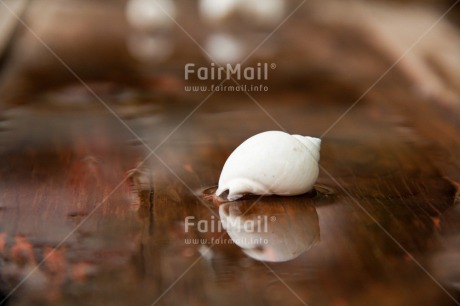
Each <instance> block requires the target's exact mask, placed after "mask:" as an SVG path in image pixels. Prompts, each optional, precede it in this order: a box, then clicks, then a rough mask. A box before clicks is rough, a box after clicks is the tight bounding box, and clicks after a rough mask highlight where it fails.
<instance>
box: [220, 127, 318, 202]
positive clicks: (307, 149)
mask: <svg viewBox="0 0 460 306" xmlns="http://www.w3.org/2000/svg"><path fill="white" fill-rule="evenodd" d="M320 145H321V139H319V138H314V137H307V136H300V135H289V134H287V133H284V132H280V131H269V132H264V133H260V134H257V135H255V136H252V137H251V138H249V139H247V140H246V141H245V142H243V143H242V144H241V145H240V146H239V147H238V148H236V149H235V151H233V153H232V154H231V155H230V157H229V158H228V159H227V161H226V162H225V165H224V168H223V169H222V173H221V175H220V179H219V187H218V188H217V191H216V194H217V195H221V194H222V193H223V192H224V191H226V190H228V197H227V198H228V199H229V200H230V201H234V200H237V199H239V198H240V197H242V196H243V195H244V194H248V193H251V194H257V195H271V194H277V195H299V194H303V193H305V192H308V191H310V190H311V189H312V188H313V184H314V183H315V182H316V179H317V178H318V173H319V169H318V161H319V150H320Z"/></svg>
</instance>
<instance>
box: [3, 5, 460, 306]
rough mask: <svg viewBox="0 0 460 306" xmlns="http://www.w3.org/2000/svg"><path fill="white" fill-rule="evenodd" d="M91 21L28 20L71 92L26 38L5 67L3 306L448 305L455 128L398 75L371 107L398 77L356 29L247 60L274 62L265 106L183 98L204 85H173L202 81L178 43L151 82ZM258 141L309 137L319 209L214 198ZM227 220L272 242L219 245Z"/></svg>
mask: <svg viewBox="0 0 460 306" xmlns="http://www.w3.org/2000/svg"><path fill="white" fill-rule="evenodd" d="M35 3H40V2H39V1H37V2H35ZM50 3H52V2H50ZM117 3H118V2H117ZM120 3H123V1H120ZM74 5H75V3H74ZM99 5H100V6H99ZM99 5H98V6H97V7H96V8H94V7H93V9H94V10H92V11H91V12H92V14H89V15H85V14H84V13H85V12H86V13H87V11H86V10H87V9H88V8H86V6H85V5H83V6H81V7H80V6H78V5H77V6H76V7H78V8H79V9H78V10H74V11H72V10H68V9H65V8H64V9H63V8H62V7H61V8H60V9H61V10H60V11H59V10H58V11H59V12H60V13H61V14H54V15H53V14H50V15H49V14H48V15H47V14H44V16H47V18H45V19H46V21H47V23H45V24H43V23H40V21H42V22H43V20H44V19H43V18H42V19H40V18H38V19H34V18H33V14H32V13H30V14H31V15H30V16H29V18H30V19H29V20H28V23H29V24H30V25H31V26H32V28H33V29H35V28H34V26H35V27H36V29H37V33H38V34H39V35H43V36H41V37H43V38H44V41H45V42H46V43H48V44H49V45H50V46H52V47H53V48H54V47H60V48H57V50H58V55H59V56H60V57H61V58H62V59H64V60H65V61H66V62H68V61H70V66H69V67H70V68H72V69H74V71H75V73H77V74H78V75H81V76H82V81H84V84H83V85H82V83H78V82H74V81H72V80H74V79H73V78H74V76H72V75H71V73H70V72H69V71H67V70H65V69H63V68H62V63H60V62H59V60H57V59H56V58H53V56H51V55H50V54H49V53H48V51H46V49H45V48H44V47H43V46H42V45H40V43H39V42H37V41H36V40H34V39H33V37H32V38H31V34H30V33H27V32H26V34H23V36H22V37H21V39H19V42H17V44H16V45H14V46H12V48H11V50H15V51H16V52H12V53H11V54H9V55H8V57H7V59H8V61H7V63H6V65H5V67H6V68H5V70H4V71H3V74H2V76H3V79H2V82H1V84H0V92H1V93H2V95H1V100H0V101H1V103H0V107H3V108H6V109H8V112H7V113H3V112H2V115H4V114H6V115H5V118H2V121H1V122H0V124H1V125H0V304H2V305H3V304H4V305H235V304H237V305H333V306H341V305H458V304H459V303H460V268H459V265H458V262H460V243H459V242H460V235H459V230H460V227H459V225H458V224H460V223H459V222H460V209H459V206H458V205H459V188H460V185H459V182H460V161H459V159H458V155H459V152H460V141H459V140H460V124H459V121H458V108H457V107H453V106H452V105H451V104H448V103H445V102H446V101H448V99H446V100H443V99H441V98H440V97H444V96H442V95H440V96H430V97H428V98H427V97H425V98H423V99H422V97H424V96H423V95H420V94H419V93H418V92H417V91H415V90H413V86H415V85H414V84H413V80H411V79H410V77H408V72H407V71H406V70H407V66H405V67H406V70H404V69H399V68H396V69H394V70H393V71H391V72H389V73H388V75H386V77H385V78H383V79H382V80H381V82H379V83H378V84H377V85H376V86H375V87H373V88H372V90H370V91H367V92H366V90H367V89H369V86H371V85H372V83H373V82H374V80H376V79H378V78H379V76H381V75H382V73H384V72H385V71H386V69H388V67H389V66H391V65H392V63H394V61H395V59H394V58H391V57H390V56H387V55H386V54H384V52H380V49H379V47H380V45H378V44H377V45H373V40H372V38H369V37H368V36H365V35H362V33H361V32H360V31H357V30H356V29H352V27H351V26H350V25H349V26H350V28H346V29H343V28H342V27H340V29H341V31H338V32H337V25H336V24H335V23H334V24H333V25H330V24H328V25H325V24H321V22H319V21H318V20H316V21H315V20H314V18H313V21H311V20H310V19H308V20H310V21H305V20H306V19H305V18H302V15H299V16H297V17H296V16H294V18H293V19H292V20H291V21H292V22H290V23H289V24H287V25H286V28H281V30H280V33H279V35H274V38H273V39H274V42H272V43H273V45H268V46H269V47H266V48H268V49H263V50H261V51H264V50H265V51H267V50H268V51H270V50H271V49H270V48H271V47H270V46H272V47H273V46H274V45H276V46H279V47H277V48H273V50H276V52H275V53H274V55H273V54H268V55H267V54H266V53H264V52H265V51H264V52H261V54H262V55H261V54H257V53H256V54H255V58H254V59H252V60H250V63H253V62H256V61H257V60H260V59H261V58H262V59H263V58H264V56H268V58H270V56H274V58H275V59H277V62H276V63H277V68H276V70H274V71H272V72H271V77H270V78H269V80H267V81H266V83H264V84H265V85H267V86H269V88H270V90H269V92H267V93H260V92H258V93H250V94H249V95H247V94H245V93H243V92H240V93H228V92H221V93H214V94H212V95H210V96H209V92H206V93H202V92H186V91H185V90H184V86H185V85H189V84H197V83H198V84H200V83H199V82H197V80H192V81H191V82H190V83H187V82H185V81H184V79H183V63H185V61H190V60H194V61H196V62H197V63H203V62H204V59H203V58H204V56H203V54H201V53H200V52H201V51H200V50H199V48H197V46H195V45H194V44H193V43H192V42H190V39H189V38H188V37H187V35H185V34H184V33H180V34H178V33H177V32H174V35H173V36H174V38H175V39H176V50H175V51H174V54H173V56H172V59H170V60H169V61H166V62H164V63H163V64H161V65H160V64H158V63H156V64H154V65H153V67H155V69H153V70H154V71H155V73H150V72H146V71H145V70H148V69H146V68H145V67H143V68H142V69H140V70H139V67H138V66H136V65H135V64H133V62H135V60H134V59H133V58H132V57H129V56H128V55H127V50H126V49H125V48H123V47H122V46H124V44H125V41H124V39H125V35H126V33H125V32H123V31H125V30H126V29H125V26H126V25H124V24H123V23H120V24H118V25H117V26H116V27H114V28H111V30H110V31H108V32H107V31H106V30H107V29H106V28H104V27H103V24H104V22H102V21H104V18H108V17H101V16H106V14H107V15H108V16H111V17H113V16H117V17H120V16H122V13H123V12H122V11H120V10H117V9H116V6H114V9H113V11H109V10H105V9H104V8H105V7H104V5H103V4H99ZM50 7H53V5H52V4H50ZM184 7H186V6H185V5H184ZM36 8H37V6H35V9H36ZM33 9H34V8H32V11H33ZM48 9H49V8H48ZM74 9H75V7H74ZM308 10H309V9H305V11H304V13H305V12H306V13H305V14H306V15H307V16H310V17H312V16H313V15H314V14H313V13H311V12H309V11H308ZM45 11H46V10H45ZM312 12H314V10H313V11H312ZM47 13H49V11H48V12H47ZM81 15H84V16H86V17H85V18H89V21H88V22H87V23H85V24H84V25H85V26H84V27H82V28H81V27H78V25H79V24H80V23H79V22H78V20H79V19H78V18H81ZM75 16H77V17H75ZM78 16H80V17H78ZM88 16H89V17H88ZM94 16H97V18H95V17H94ZM48 17H49V18H48ZM52 18H56V19H57V20H58V21H60V22H62V19H67V18H70V19H72V18H75V20H74V19H72V20H73V21H74V22H75V23H71V24H70V25H68V26H67V27H63V28H59V27H52V26H51V25H52V24H53V22H54V23H59V22H58V21H56V20H54V19H52ZM53 20H54V21H53ZM183 22H184V25H190V24H191V23H190V20H187V19H185V20H183ZM72 24H73V25H77V26H75V27H72ZM92 25H93V26H92ZM95 25H97V26H95ZM87 28H91V31H89V32H87V33H86V32H85V31H87ZM85 29H86V30H85ZM193 29H194V28H191V33H192V34H193V35H194V36H195V35H196V36H197V37H199V38H200V39H201V38H202V37H201V36H200V35H201V34H199V33H198V32H199V31H197V32H196V33H195V32H193ZM38 30H39V31H38ZM118 30H120V31H118ZM195 30H196V28H195ZM208 30H209V29H208ZM211 30H212V29H211ZM211 30H209V31H208V32H211ZM342 30H343V31H342ZM81 32H84V33H86V34H87V36H85V37H84V39H82V40H80V41H79V44H72V43H71V42H69V41H67V40H66V41H65V43H62V41H61V39H62V37H71V36H69V35H70V34H69V33H80V34H81ZM112 32H116V33H115V34H114V33H112ZM178 32H180V31H178ZM208 32H206V33H205V34H206V35H208V34H209V33H208ZM56 33H57V34H59V35H57V34H56ZM107 33H112V34H110V35H109V34H107ZM299 33H300V34H303V35H297V34H299ZM305 33H307V34H308V35H305ZM315 33H319V34H316V36H315ZM337 33H340V35H339V36H340V37H337ZM265 34H266V33H265ZM203 35H204V34H203ZM56 37H57V38H56ZM101 37H104V39H107V41H108V42H109V44H105V43H104V42H102V40H101ZM293 37H296V39H293ZM249 40H251V39H249ZM311 41H314V42H315V44H312V43H311ZM60 42H61V44H59V43H60ZM200 42H202V41H201V40H200ZM255 42H257V40H253V42H252V43H255ZM332 42H335V43H336V44H338V46H339V47H337V46H336V48H333V47H332V46H331V44H332ZM95 43H96V46H95V47H94V48H95V49H96V51H97V52H94V53H91V52H88V50H90V49H91V48H90V47H92V46H94V44H95ZM98 43H100V44H98ZM37 46H38V47H37ZM107 49H109V50H110V52H111V53H110V56H108V57H106V58H105V57H104V56H105V54H107V52H108V51H107ZM33 50H35V51H33ZM327 50H329V51H327ZM376 50H377V51H379V52H377V51H376ZM79 51H81V52H79ZM326 51H327V52H326ZM24 52H25V53H24ZM34 52H35V53H34ZM85 52H86V53H85ZM24 54H28V56H27V57H24ZM299 54H300V55H302V56H299ZM344 54H345V55H346V56H345V57H344ZM347 54H348V55H347ZM350 54H351V55H350ZM101 57H104V61H100V59H101ZM291 58H296V59H298V60H297V61H296V62H293V61H292V60H291ZM344 58H346V59H347V61H341V60H342V59H344ZM43 62H46V63H47V67H46V68H47V69H43V66H42V63H43ZM331 62H340V63H342V64H341V65H330V66H328V64H330V63H331ZM88 63H91V65H93V66H92V67H91V68H88V67H89V66H88ZM144 64H145V63H144ZM150 64H152V63H150ZM107 67H110V69H109V71H107V69H108V68H107ZM114 71H115V72H114ZM117 71H118V73H116V72H117ZM120 71H122V72H123V73H120ZM415 71H417V70H415ZM349 75H351V77H349ZM226 84H227V85H231V84H228V83H226ZM207 85H209V84H207ZM416 85H420V84H416ZM17 88H20V89H21V90H20V91H17V90H16V89H17ZM88 88H90V89H91V90H92V91H91V92H88ZM5 90H6V91H5ZM15 90H16V91H15ZM364 92H366V94H365V95H364V96H363V97H364V98H363V99H361V95H362V94H363V93H364ZM18 93H19V94H18ZM357 99H358V100H359V103H357V104H356V107H354V108H353V109H352V110H351V111H350V112H347V113H346V116H343V118H342V120H340V121H339V122H337V124H336V120H337V119H338V118H340V117H341V116H342V115H343V114H344V112H345V111H347V109H348V107H349V106H350V105H352V104H353V103H354V102H355V101H357ZM21 104H25V105H24V106H23V107H20V108H15V107H13V106H16V105H21ZM104 104H105V106H104ZM266 130H285V131H287V132H289V133H293V134H294V133H295V134H304V135H310V136H317V137H321V138H322V148H321V160H320V165H321V170H320V176H319V179H318V181H317V184H316V186H315V191H314V192H312V193H309V194H305V195H301V196H296V197H262V198H259V197H246V198H243V199H242V200H239V201H235V202H231V203H230V202H226V201H225V200H222V199H219V198H216V197H215V196H214V195H213V191H214V190H215V187H216V185H217V182H218V179H219V174H220V171H221V169H222V166H223V164H224V162H225V160H226V158H227V157H228V156H229V154H230V153H231V152H232V150H233V149H234V148H235V147H236V146H238V144H240V143H241V142H242V141H243V140H245V139H247V138H248V137H250V136H252V135H254V134H256V133H259V132H262V131H266ZM238 218H241V219H242V220H244V221H248V222H254V223H255V224H256V225H257V226H259V227H260V228H262V229H265V228H266V229H267V230H266V231H263V230H262V231H261V232H256V233H254V232H251V231H249V230H247V231H236V230H235V229H234V228H233V229H232V228H231V226H230V227H229V226H228V224H233V223H232V222H233V221H234V220H235V219H238ZM220 221H222V223H226V224H227V225H226V227H225V228H222V227H220V226H219V224H220ZM205 227H206V228H205Z"/></svg>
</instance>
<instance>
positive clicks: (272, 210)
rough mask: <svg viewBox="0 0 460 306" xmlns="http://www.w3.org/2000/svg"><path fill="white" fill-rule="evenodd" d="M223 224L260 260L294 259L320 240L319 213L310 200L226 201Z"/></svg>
mask: <svg viewBox="0 0 460 306" xmlns="http://www.w3.org/2000/svg"><path fill="white" fill-rule="evenodd" d="M219 216H220V218H221V222H222V226H223V228H224V229H225V230H226V231H227V233H228V235H229V236H230V238H231V239H232V240H233V242H234V243H235V244H236V245H238V246H239V247H240V248H242V250H243V252H244V253H246V255H248V256H250V257H252V258H254V259H256V260H260V261H271V262H282V261H288V260H292V259H294V258H296V257H298V256H299V255H301V254H302V253H304V252H305V251H307V250H308V249H309V248H310V247H311V246H312V245H313V244H314V243H315V242H317V241H318V240H319V237H320V230H319V221H318V214H317V213H316V209H315V207H314V206H313V205H311V204H309V203H299V202H291V203H282V202H280V201H279V198H271V199H268V198H266V199H264V198H262V200H261V201H260V202H258V203H257V204H256V205H253V201H244V202H233V203H225V204H222V205H221V206H220V207H219Z"/></svg>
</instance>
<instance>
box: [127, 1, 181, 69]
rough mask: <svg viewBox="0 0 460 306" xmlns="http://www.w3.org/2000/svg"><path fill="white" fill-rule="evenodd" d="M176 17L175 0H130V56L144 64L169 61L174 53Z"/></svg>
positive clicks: (128, 12) (128, 41)
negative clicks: (131, 30)
mask: <svg viewBox="0 0 460 306" xmlns="http://www.w3.org/2000/svg"><path fill="white" fill-rule="evenodd" d="M176 15H177V12H176V6H175V4H174V2H173V1H171V0H130V1H129V2H128V4H127V6H126V19H127V21H128V24H129V25H130V26H131V28H132V29H133V33H132V34H131V35H129V37H128V39H127V45H128V50H129V52H130V54H131V55H132V56H133V57H134V58H135V59H137V60H138V61H140V62H143V63H149V62H150V63H155V62H159V61H164V60H166V59H167V58H168V57H169V56H170V55H171V53H172V52H173V42H172V38H171V35H169V34H170V33H169V31H170V28H171V26H172V25H173V24H174V20H175V18H176Z"/></svg>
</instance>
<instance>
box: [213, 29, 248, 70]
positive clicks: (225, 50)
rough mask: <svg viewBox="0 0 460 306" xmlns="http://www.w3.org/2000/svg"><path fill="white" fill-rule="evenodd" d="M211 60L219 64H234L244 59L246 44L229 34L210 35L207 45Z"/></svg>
mask: <svg viewBox="0 0 460 306" xmlns="http://www.w3.org/2000/svg"><path fill="white" fill-rule="evenodd" d="M205 49H206V51H207V52H208V53H209V55H210V56H211V60H213V61H216V62H217V63H219V64H227V63H229V64H232V63H236V62H238V61H240V60H242V58H243V56H244V55H245V51H246V50H245V47H244V44H243V43H242V42H241V41H240V40H239V39H238V38H237V37H234V36H232V35H229V34H224V33H216V34H212V35H211V36H209V37H208V38H207V40H206V45H205Z"/></svg>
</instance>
